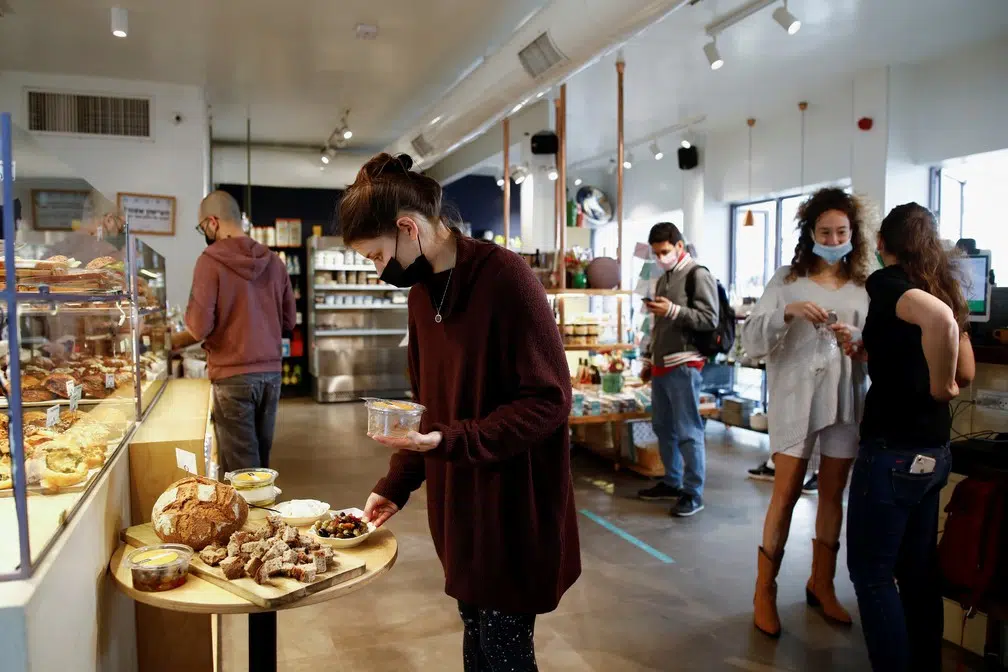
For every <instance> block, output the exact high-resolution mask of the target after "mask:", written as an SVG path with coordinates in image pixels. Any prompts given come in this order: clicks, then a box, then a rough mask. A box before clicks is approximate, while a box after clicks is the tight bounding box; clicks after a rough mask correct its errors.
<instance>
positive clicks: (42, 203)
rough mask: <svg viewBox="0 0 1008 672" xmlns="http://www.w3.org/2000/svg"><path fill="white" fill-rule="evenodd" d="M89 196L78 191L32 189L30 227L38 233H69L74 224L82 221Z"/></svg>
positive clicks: (82, 191) (88, 193) (86, 192)
mask: <svg viewBox="0 0 1008 672" xmlns="http://www.w3.org/2000/svg"><path fill="white" fill-rule="evenodd" d="M90 194H91V192H90V191H85V190H80V189H32V190H31V221H32V226H33V227H34V228H35V229H36V230H39V231H71V230H72V229H73V224H74V222H80V221H81V220H83V219H84V204H85V202H86V201H87V198H88V196H89V195H90Z"/></svg>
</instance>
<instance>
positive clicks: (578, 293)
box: [546, 289, 633, 298]
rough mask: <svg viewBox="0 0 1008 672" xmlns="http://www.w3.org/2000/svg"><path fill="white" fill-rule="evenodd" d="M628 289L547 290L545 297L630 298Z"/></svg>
mask: <svg viewBox="0 0 1008 672" xmlns="http://www.w3.org/2000/svg"><path fill="white" fill-rule="evenodd" d="M631 294H633V292H631V291H630V290H629V289H547V290H546V295H547V296H557V297H561V298H563V297H569V298H578V297H592V296H630V295H631Z"/></svg>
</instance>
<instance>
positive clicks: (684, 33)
mask: <svg viewBox="0 0 1008 672" xmlns="http://www.w3.org/2000/svg"><path fill="white" fill-rule="evenodd" d="M742 4H744V3H743V1H742V0H703V1H702V2H700V3H699V4H697V5H696V6H692V7H686V8H684V9H682V10H681V11H679V12H676V13H675V14H672V15H671V16H670V17H668V18H667V19H665V20H664V21H662V22H660V23H658V24H656V25H654V26H652V27H651V28H649V29H648V30H647V31H645V32H644V33H643V34H641V35H640V36H638V37H637V38H635V39H634V40H632V41H630V42H629V43H627V44H626V45H625V46H624V48H623V51H624V60H625V62H626V79H625V113H624V115H625V116H624V119H625V122H624V123H625V134H626V137H627V140H628V141H630V140H631V139H634V138H640V137H645V136H648V135H649V134H651V133H654V132H655V131H657V130H659V129H661V128H665V127H668V126H671V125H673V124H676V123H677V122H679V121H683V120H685V119H688V118H692V117H695V116H698V115H706V121H705V122H704V124H703V125H702V126H701V129H702V130H710V129H712V128H720V127H723V126H725V125H730V124H738V125H739V126H741V125H742V124H744V123H745V121H744V120H745V118H746V117H749V116H759V115H760V113H761V112H762V111H767V110H775V109H779V108H780V106H781V101H782V100H785V101H798V100H801V98H802V95H803V93H805V92H807V91H809V90H821V89H822V88H823V83H824V81H826V80H827V79H828V78H836V79H837V82H838V84H837V85H838V86H844V87H849V86H850V83H849V82H850V80H849V76H850V75H851V74H853V73H855V72H858V71H860V70H864V69H867V68H871V67H880V66H884V65H887V64H896V63H912V62H918V61H922V60H926V59H928V58H932V57H936V56H938V55H940V54H942V53H943V52H945V51H948V50H950V49H954V48H956V47H964V46H966V45H967V44H969V43H974V42H981V41H985V40H989V39H993V38H995V37H997V36H999V35H1008V0H790V2H789V3H788V7H789V9H790V11H791V12H792V13H793V14H795V15H796V16H797V17H798V18H799V19H800V20H801V21H802V28H801V30H800V31H799V32H798V33H797V34H796V35H794V36H790V37H789V36H788V35H787V33H786V32H785V31H784V30H783V29H782V28H781V27H780V26H779V25H778V24H776V23H775V22H774V21H773V19H772V18H771V12H772V8H768V9H764V10H762V11H760V12H759V13H757V14H755V15H753V16H751V17H749V18H747V19H745V20H744V21H742V22H741V23H739V24H737V25H735V26H733V27H730V28H728V29H727V30H726V31H725V32H724V33H723V34H721V35H720V36H719V38H718V48H719V50H720V52H721V55H722V57H723V58H724V61H725V64H724V67H723V68H721V69H720V70H718V71H711V70H710V68H709V67H708V63H707V60H706V58H705V57H704V54H703V45H704V44H705V43H706V42H707V41H708V40H709V38H707V36H706V34H705V32H704V28H705V26H706V25H707V24H708V23H710V22H711V21H712V19H714V18H715V17H720V16H722V15H724V14H725V13H727V12H730V11H732V10H734V9H736V8H738V7H739V6H741V5H742ZM616 57H617V55H616V53H612V54H609V55H608V56H606V57H604V58H602V59H601V60H600V61H599V62H597V63H595V64H594V65H592V66H590V67H588V68H586V69H585V70H582V71H581V72H580V73H578V74H576V75H574V76H573V77H572V78H570V79H569V80H568V86H567V95H568V104H567V112H568V118H567V128H568V140H567V143H568V144H567V146H568V160H569V163H571V164H573V163H577V162H579V161H583V160H585V159H589V158H591V157H595V156H598V155H600V154H603V153H612V154H615V150H616V122H615V118H616V69H615V62H616ZM666 151H668V150H667V149H666Z"/></svg>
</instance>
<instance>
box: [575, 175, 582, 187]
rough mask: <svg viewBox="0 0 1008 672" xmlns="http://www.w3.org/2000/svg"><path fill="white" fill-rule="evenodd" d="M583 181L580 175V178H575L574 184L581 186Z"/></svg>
mask: <svg viewBox="0 0 1008 672" xmlns="http://www.w3.org/2000/svg"><path fill="white" fill-rule="evenodd" d="M582 181H583V180H582V179H581V178H580V177H579V178H577V179H575V180H574V186H575V187H580V186H581V182H582Z"/></svg>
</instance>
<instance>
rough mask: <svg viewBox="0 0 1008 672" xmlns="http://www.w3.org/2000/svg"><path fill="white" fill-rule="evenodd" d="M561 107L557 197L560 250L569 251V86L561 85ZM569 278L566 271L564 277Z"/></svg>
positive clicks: (558, 117)
mask: <svg viewBox="0 0 1008 672" xmlns="http://www.w3.org/2000/svg"><path fill="white" fill-rule="evenodd" d="M559 100H560V106H559V109H558V114H557V136H558V137H559V139H560V143H559V145H560V146H559V151H558V152H557V157H556V162H557V184H558V185H559V188H558V190H557V196H558V198H559V201H560V249H561V250H566V249H567V85H566V84H561V85H560V99H559ZM566 276H567V272H566V269H565V270H564V277H566Z"/></svg>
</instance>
